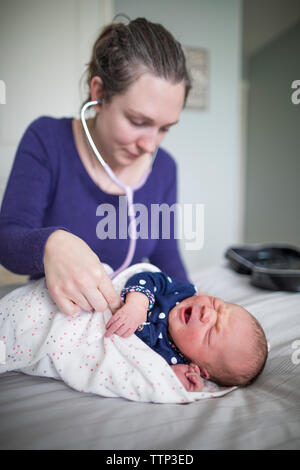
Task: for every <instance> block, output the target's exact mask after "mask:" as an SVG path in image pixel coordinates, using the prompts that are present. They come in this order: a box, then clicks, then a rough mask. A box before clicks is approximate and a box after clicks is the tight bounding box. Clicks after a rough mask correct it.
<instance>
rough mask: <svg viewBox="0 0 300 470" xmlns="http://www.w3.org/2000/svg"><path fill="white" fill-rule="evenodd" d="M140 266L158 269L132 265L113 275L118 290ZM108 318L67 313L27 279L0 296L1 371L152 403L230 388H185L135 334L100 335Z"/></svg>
mask: <svg viewBox="0 0 300 470" xmlns="http://www.w3.org/2000/svg"><path fill="white" fill-rule="evenodd" d="M107 270H108V271H109V270H110V268H109V267H107ZM141 271H159V269H158V268H157V267H155V266H153V265H150V264H148V263H141V264H137V265H134V266H131V267H130V268H128V269H127V270H125V271H124V272H122V273H120V274H119V275H118V276H117V277H116V278H115V279H114V281H113V283H114V286H115V289H116V290H117V292H119V293H120V291H121V289H122V288H123V286H124V284H125V283H126V281H127V279H129V277H130V276H132V275H133V274H134V273H137V272H141ZM110 317H111V312H110V310H109V309H107V310H105V311H104V312H95V313H90V312H86V311H83V310H82V311H80V312H79V313H78V314H76V315H73V316H72V317H69V316H66V315H64V314H62V313H60V311H59V309H58V307H57V306H56V304H55V303H54V302H53V300H52V299H51V297H50V295H49V292H48V289H47V286H46V282H45V279H44V278H43V279H40V280H38V281H31V282H29V283H28V284H26V285H25V286H24V287H20V288H18V289H16V290H14V291H13V292H11V293H9V294H8V295H6V296H5V297H4V298H2V299H1V300H0V373H3V372H7V371H11V370H20V371H21V372H24V373H25V374H29V375H38V376H44V377H52V378H54V379H58V380H63V381H64V382H65V383H66V384H68V385H69V386H70V387H72V388H74V389H76V390H79V391H81V392H88V393H93V394H98V395H101V396H104V397H123V398H126V399H128V400H133V401H141V402H154V403H188V402H192V401H195V400H199V399H201V398H209V397H219V396H222V395H224V394H226V393H228V392H230V391H232V390H234V389H235V387H231V388H221V387H218V386H217V385H215V384H213V383H212V382H209V381H206V382H205V385H204V388H203V390H202V391H201V392H187V391H186V390H185V389H184V387H183V386H182V384H181V383H180V381H179V380H178V378H177V376H176V375H175V373H174V372H173V371H172V369H171V367H170V366H169V365H168V364H167V363H166V361H165V360H164V359H163V358H162V357H161V356H159V355H158V354H157V353H155V352H154V351H153V350H152V349H151V348H149V347H148V346H147V345H146V344H145V343H144V342H143V341H141V340H140V339H139V338H138V337H137V336H136V335H132V336H131V337H130V338H126V339H125V338H121V337H119V336H117V335H113V336H111V337H109V338H104V333H105V325H106V323H107V321H108V320H109V318H110Z"/></svg>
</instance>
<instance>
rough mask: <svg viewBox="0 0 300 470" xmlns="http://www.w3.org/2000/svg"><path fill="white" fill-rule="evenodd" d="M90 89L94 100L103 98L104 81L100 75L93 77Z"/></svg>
mask: <svg viewBox="0 0 300 470" xmlns="http://www.w3.org/2000/svg"><path fill="white" fill-rule="evenodd" d="M90 90H91V100H92V101H97V100H100V99H101V98H102V94H103V82H102V80H101V78H100V77H98V76H95V77H93V78H92V80H91V83H90Z"/></svg>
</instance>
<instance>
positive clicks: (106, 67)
mask: <svg viewBox="0 0 300 470" xmlns="http://www.w3.org/2000/svg"><path fill="white" fill-rule="evenodd" d="M145 72H150V73H152V74H154V75H156V76H158V77H160V78H164V79H166V80H169V81H170V82H171V83H174V84H176V83H181V82H183V84H184V86H185V101H186V99H187V96H188V93H189V90H190V88H191V82H190V78H189V75H188V72H187V69H186V63H185V56H184V53H183V50H182V47H181V45H180V43H179V42H178V41H176V40H175V38H174V37H173V36H172V34H171V33H169V31H167V30H166V29H165V28H164V27H163V26H162V25H160V24H158V23H151V22H150V21H148V20H146V19H145V18H136V19H135V20H133V21H130V22H129V23H128V24H127V25H126V24H123V23H112V24H109V25H108V26H106V27H105V28H104V29H103V30H102V32H101V34H100V35H99V37H98V38H97V40H96V42H95V44H94V46H93V50H92V57H91V60H90V62H89V63H88V64H87V70H86V73H87V81H86V83H87V86H88V89H89V90H90V83H91V80H92V78H93V77H95V76H98V77H100V78H101V80H102V83H103V95H102V99H104V100H106V102H107V103H109V102H111V100H112V98H113V96H115V95H118V94H122V93H125V92H126V90H127V89H128V87H129V86H130V85H131V84H132V83H133V82H134V81H136V80H137V79H138V78H139V77H140V76H141V75H142V74H143V73H145ZM90 100H91V96H90V92H89V96H88V98H87V99H86V100H85V102H84V104H85V103H87V102H88V101H90Z"/></svg>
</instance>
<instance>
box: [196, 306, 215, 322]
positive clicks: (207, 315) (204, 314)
mask: <svg viewBox="0 0 300 470" xmlns="http://www.w3.org/2000/svg"><path fill="white" fill-rule="evenodd" d="M216 319H217V313H216V311H215V310H214V309H213V308H211V307H208V306H207V305H204V306H203V307H202V308H201V316H200V320H201V321H202V322H203V323H213V322H216Z"/></svg>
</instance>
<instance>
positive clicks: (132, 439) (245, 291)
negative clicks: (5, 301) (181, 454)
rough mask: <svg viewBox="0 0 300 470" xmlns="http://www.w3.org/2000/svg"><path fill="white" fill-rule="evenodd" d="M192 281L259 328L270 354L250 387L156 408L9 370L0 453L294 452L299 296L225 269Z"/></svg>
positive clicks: (299, 436) (0, 390)
mask: <svg viewBox="0 0 300 470" xmlns="http://www.w3.org/2000/svg"><path fill="white" fill-rule="evenodd" d="M192 279H193V281H194V282H195V284H197V286H198V287H199V288H200V289H201V290H205V291H207V292H210V293H211V294H213V295H217V296H220V297H223V298H224V299H225V300H230V301H232V302H237V303H241V304H242V305H244V306H245V307H246V308H248V309H249V310H250V311H251V312H252V313H253V314H254V315H255V316H256V317H257V318H258V319H259V321H260V322H261V323H262V325H263V327H264V328H265V330H266V333H267V336H268V339H269V341H270V343H271V351H270V355H269V360H268V363H267V366H266V369H265V371H264V373H263V375H262V376H261V377H260V378H259V379H258V380H257V381H256V383H255V384H253V385H251V386H250V387H249V388H246V389H239V390H236V391H234V392H232V393H230V394H229V395H226V396H224V397H222V398H215V399H205V400H200V401H198V402H195V403H192V404H188V405H157V404H151V403H145V404H141V403H134V402H129V401H126V400H124V399H118V398H101V397H99V396H94V395H87V394H83V393H80V392H76V391H74V390H72V389H70V388H69V387H68V386H67V385H65V384H64V383H62V382H59V381H56V380H53V379H45V378H40V377H31V376H26V375H24V374H21V373H18V372H10V373H7V374H3V375H2V376H0V448H1V449H106V450H110V449H119V450H122V449H148V450H151V449H157V450H163V449H164V450H171V449H176V450H179V449H180V450H192V449H299V448H300V364H299V365H298V362H300V361H298V359H299V360H300V347H299V346H298V347H297V348H296V349H293V346H295V345H296V343H294V342H295V341H296V340H299V344H300V326H299V325H300V293H299V294H298V293H287V292H268V291H263V290H259V289H256V288H254V287H252V286H251V285H250V284H249V279H248V277H247V276H246V277H244V276H241V275H238V274H236V273H234V272H232V271H231V270H229V269H228V268H226V267H223V266H222V267H212V268H209V269H205V270H203V271H201V272H199V273H195V274H194V275H193V276H192ZM7 291H8V288H2V290H0V295H1V296H2V295H4V294H5V293H6V292H7ZM298 350H299V353H297V351H298Z"/></svg>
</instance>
